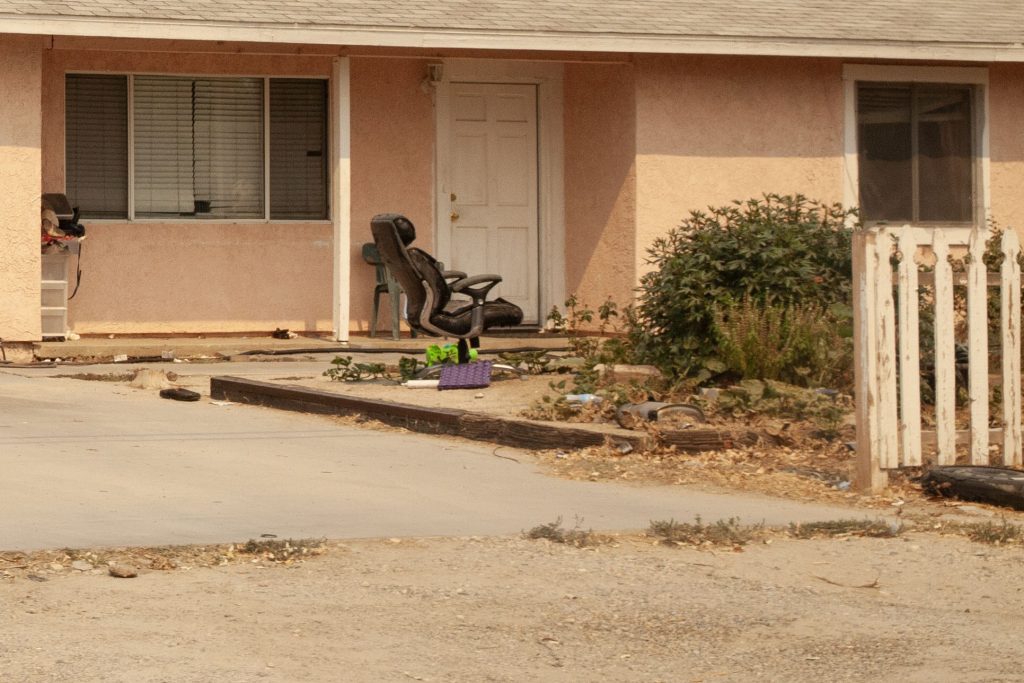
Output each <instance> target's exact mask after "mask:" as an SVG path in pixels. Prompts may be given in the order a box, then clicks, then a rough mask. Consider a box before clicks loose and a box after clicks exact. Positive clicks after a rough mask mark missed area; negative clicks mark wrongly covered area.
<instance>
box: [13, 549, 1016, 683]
mask: <svg viewBox="0 0 1024 683" xmlns="http://www.w3.org/2000/svg"><path fill="white" fill-rule="evenodd" d="M1022 560H1024V550H1022V549H1021V548H1020V547H1019V546H1017V547H1013V548H998V547H991V546H987V545H981V544H976V543H972V542H970V541H967V540H965V539H963V538H959V537H943V536H937V535H933V534H910V535H904V536H902V537H899V538H895V539H871V538H846V539H829V540H793V539H788V538H777V539H775V540H774V541H773V542H772V543H771V544H770V545H765V544H757V545H750V546H747V548H746V550H745V551H744V552H731V551H728V550H725V551H715V552H708V551H698V550H694V549H691V548H670V547H665V546H661V545H656V544H654V543H653V542H652V540H651V539H648V538H644V537H624V538H618V539H616V540H615V541H614V542H613V543H611V544H608V545H601V546H598V547H596V548H584V549H578V548H573V547H569V546H564V545H558V544H553V543H550V542H548V541H543V540H542V541H531V540H527V539H525V538H523V537H516V538H485V539H480V538H459V539H424V540H415V541H410V540H398V539H391V540H381V541H355V542H347V543H344V544H342V543H329V544H328V550H327V552H326V553H325V554H323V555H321V556H319V557H314V558H312V559H308V560H305V561H302V562H300V563H297V564H293V565H290V566H283V565H279V564H267V563H265V562H263V561H260V560H255V561H248V560H246V561H244V562H241V563H233V564H228V565H225V566H219V567H213V568H193V569H188V568H187V565H186V566H185V567H186V568H179V569H176V570H172V571H144V572H143V573H142V574H141V575H140V576H139V577H138V578H134V579H117V578H113V577H110V576H108V575H107V574H106V572H102V571H101V570H96V571H97V572H98V573H90V572H84V573H81V572H75V571H71V570H64V571H62V572H59V573H56V572H45V573H44V574H43V575H39V574H33V575H32V576H35V577H36V580H33V579H31V578H29V575H28V574H25V573H19V572H12V573H9V574H10V575H9V576H8V577H7V578H4V579H0V605H3V619H2V620H0V680H2V681H5V683H22V682H25V683H28V682H32V683H35V682H37V681H46V682H60V681H74V682H75V683H91V682H94V681H95V682H100V681H102V682H103V683H112V682H118V681H132V682H133V683H148V682H157V681H160V682H163V681H175V682H176V683H177V682H191V681H195V682H199V681H204V682H206V681H255V680H265V681H282V682H289V683H290V682H294V681H311V682H315V681H340V680H344V681H396V682H397V681H573V682H575V681H588V680H590V681H596V680H602V681H666V682H667V681H672V682H676V681H693V682H697V681H707V682H709V683H710V682H719V681H751V680H767V681H894V680H902V681H1020V680H1024V674H1021V671H1020V661H1021V657H1022V656H1024V645H1022V644H1021V640H1020V630H1021V627H1022V626H1024V616H1022V615H1024V593H1022V589H1021V582H1020V572H1021V569H1022ZM39 579H45V580H42V581H41V580H39Z"/></svg>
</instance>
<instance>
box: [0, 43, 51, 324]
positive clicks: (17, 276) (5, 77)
mask: <svg viewBox="0 0 1024 683" xmlns="http://www.w3.org/2000/svg"><path fill="white" fill-rule="evenodd" d="M41 79H42V40H41V39H39V38H21V37H12V36H3V37H0V92H2V93H3V96H2V97H0V160H2V162H0V187H2V188H3V192H2V193H0V339H3V340H7V341H31V340H34V339H38V338H39V335H40V318H39V304H40V294H39V280H40V277H41V274H40V267H41V266H40V256H39V195H40V193H41V192H42V190H41V188H40V182H39V178H40V164H41V152H40V146H41V143H40V125H39V108H40V106H41V92H40V89H41V83H42V80H41Z"/></svg>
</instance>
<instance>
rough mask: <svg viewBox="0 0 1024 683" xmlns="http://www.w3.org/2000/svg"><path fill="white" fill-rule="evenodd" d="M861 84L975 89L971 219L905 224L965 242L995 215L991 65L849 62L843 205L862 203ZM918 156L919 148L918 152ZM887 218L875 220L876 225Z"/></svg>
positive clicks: (846, 67) (845, 73) (845, 80)
mask: <svg viewBox="0 0 1024 683" xmlns="http://www.w3.org/2000/svg"><path fill="white" fill-rule="evenodd" d="M861 83H883V84H884V83H892V84H894V85H897V84H904V85H905V84H911V85H913V84H930V85H967V86H970V87H971V89H972V91H973V96H972V102H971V133H972V137H973V139H972V147H973V163H972V167H973V183H974V206H973V217H972V220H971V221H970V222H968V223H964V222H952V221H916V222H909V223H906V224H908V225H912V226H914V227H918V228H923V229H934V228H943V229H944V230H948V231H952V235H951V236H954V237H955V238H961V237H962V238H963V240H964V241H965V242H966V240H967V236H968V234H969V233H970V230H971V229H972V228H973V227H974V226H977V225H980V226H982V227H984V226H985V225H986V222H987V220H988V217H989V216H990V215H991V199H990V188H991V185H990V182H989V177H990V175H989V165H990V164H989V162H990V159H989V120H988V116H989V114H988V112H989V106H988V69H987V68H984V67H935V66H883V65H873V64H844V65H843V90H844V105H845V107H844V108H845V112H844V131H843V138H844V140H843V143H844V145H843V146H844V154H843V203H844V204H845V205H846V206H860V170H859V165H860V160H859V152H860V150H859V144H858V120H857V100H858V86H859V85H860V84H861ZM913 154H914V156H915V157H916V156H917V154H918V152H917V150H914V151H913ZM882 223H885V221H873V222H872V224H873V225H877V224H882Z"/></svg>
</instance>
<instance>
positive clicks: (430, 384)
mask: <svg viewBox="0 0 1024 683" xmlns="http://www.w3.org/2000/svg"><path fill="white" fill-rule="evenodd" d="M440 383H441V380H439V379H411V380H409V381H408V382H406V383H405V386H406V387H408V388H410V389H437V385H438V384H440Z"/></svg>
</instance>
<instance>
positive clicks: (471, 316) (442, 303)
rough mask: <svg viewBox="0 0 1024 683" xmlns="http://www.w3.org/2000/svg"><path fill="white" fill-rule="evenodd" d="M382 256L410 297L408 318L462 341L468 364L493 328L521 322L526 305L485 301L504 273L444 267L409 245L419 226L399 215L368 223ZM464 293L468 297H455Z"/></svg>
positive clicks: (421, 329)
mask: <svg viewBox="0 0 1024 683" xmlns="http://www.w3.org/2000/svg"><path fill="white" fill-rule="evenodd" d="M370 230H371V232H372V233H373V241H374V243H375V244H376V245H377V251H378V252H379V253H380V258H381V260H382V261H383V262H384V264H385V265H386V266H387V267H388V270H390V271H391V274H392V275H393V276H394V277H395V279H396V280H398V282H399V284H401V286H402V290H403V291H405V296H406V320H407V322H408V323H409V326H410V327H411V328H412V329H414V330H417V331H419V332H423V333H424V334H428V335H431V336H435V337H455V338H456V339H458V340H459V344H458V346H459V362H460V363H466V362H469V349H470V347H472V348H477V347H478V346H479V344H480V339H479V338H480V335H481V334H482V333H483V332H484V331H486V330H488V329H490V328H492V327H513V326H515V325H518V324H519V323H521V322H522V321H523V309H521V308H519V307H518V306H516V305H515V304H513V303H511V302H509V301H505V300H504V299H495V300H494V301H487V295H488V294H489V293H490V291H491V290H492V289H493V288H494V287H495V286H496V285H497V284H498V283H499V282H501V276H500V275H474V276H472V277H467V276H466V274H465V273H461V272H458V271H444V270H442V269H441V267H440V266H439V264H438V262H437V261H436V260H435V259H434V257H432V256H431V255H430V254H428V253H427V252H425V251H423V250H421V249H417V248H415V247H411V248H410V247H409V245H410V244H411V243H412V242H413V240H415V239H416V228H415V227H413V224H412V222H411V221H410V220H409V219H408V218H406V217H405V216H402V215H400V214H395V213H383V214H379V215H377V216H374V217H373V218H372V219H371V221H370ZM452 294H463V295H466V296H469V297H470V300H469V301H464V300H452Z"/></svg>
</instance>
